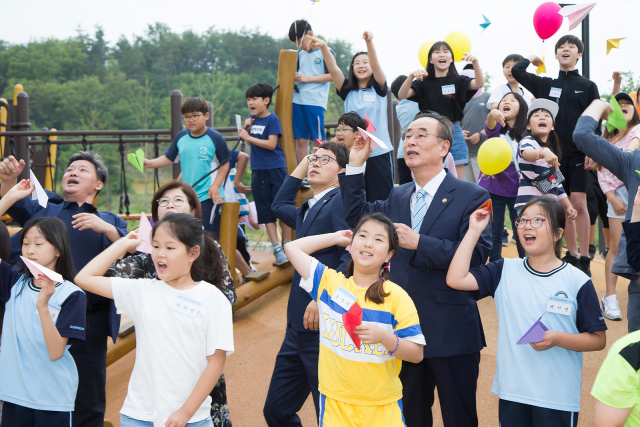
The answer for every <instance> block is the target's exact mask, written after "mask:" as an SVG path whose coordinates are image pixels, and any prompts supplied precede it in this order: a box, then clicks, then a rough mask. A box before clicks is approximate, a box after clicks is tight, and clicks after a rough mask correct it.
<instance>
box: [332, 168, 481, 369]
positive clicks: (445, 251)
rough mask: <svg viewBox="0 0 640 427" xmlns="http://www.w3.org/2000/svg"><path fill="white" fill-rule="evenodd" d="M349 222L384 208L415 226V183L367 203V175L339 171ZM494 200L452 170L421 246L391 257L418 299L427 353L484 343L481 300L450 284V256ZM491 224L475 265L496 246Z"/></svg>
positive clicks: (396, 276)
mask: <svg viewBox="0 0 640 427" xmlns="http://www.w3.org/2000/svg"><path fill="white" fill-rule="evenodd" d="M339 179H340V188H342V190H343V191H342V200H343V203H344V207H345V215H346V217H347V223H348V224H349V225H350V226H352V227H355V225H356V224H357V222H358V220H359V219H360V218H361V217H362V216H363V215H365V214H367V213H373V212H382V213H384V214H385V215H387V216H388V217H389V218H390V219H391V221H393V222H394V223H403V224H406V225H408V226H409V227H411V207H410V203H411V195H412V194H413V192H414V191H415V183H414V182H410V183H408V184H404V185H400V186H398V187H394V189H393V190H392V191H391V194H390V195H389V198H388V199H387V200H385V201H376V202H372V203H367V202H366V200H365V192H364V179H363V174H356V175H340V177H339ZM488 199H489V193H487V191H486V190H485V189H484V188H482V187H480V186H478V185H476V184H473V183H470V182H467V181H463V180H460V179H457V178H455V177H454V176H453V175H451V174H450V173H447V175H446V177H445V179H444V181H443V182H442V184H440V187H439V188H438V191H437V192H436V194H435V196H434V197H433V200H432V201H431V204H430V205H429V209H428V210H427V213H426V214H425V217H424V220H423V222H422V226H421V228H420V242H419V243H418V249H417V250H409V249H403V248H398V250H397V251H396V253H395V255H394V256H393V258H392V259H391V264H390V269H389V270H390V273H391V280H392V281H393V282H395V283H397V284H398V285H399V286H401V287H402V288H404V289H405V290H406V291H407V293H408V294H409V296H411V298H412V299H413V302H414V303H415V305H416V309H417V310H418V316H419V317H420V326H421V328H422V333H423V334H424V337H425V339H426V342H427V345H426V346H425V347H424V357H425V358H435V357H451V356H462V355H467V354H472V353H476V352H478V351H480V350H481V349H482V347H484V346H485V341H484V333H483V331H482V323H481V322H480V314H479V312H478V306H477V305H476V296H477V292H465V291H456V290H453V289H451V288H450V287H448V286H447V281H446V277H447V271H448V269H449V265H450V263H451V260H452V259H453V256H454V254H455V253H456V250H457V248H458V245H459V244H460V242H461V241H462V238H463V237H464V235H465V234H466V232H467V230H468V228H469V217H470V215H471V214H472V213H473V212H474V211H475V210H476V209H478V208H479V207H480V205H482V204H483V203H484V202H485V201H487V200H488ZM491 243H492V238H491V224H489V225H488V226H487V228H486V229H485V230H484V232H483V233H482V236H481V238H480V240H479V241H478V244H477V245H476V248H475V250H474V252H473V256H472V259H471V267H475V266H477V265H480V264H484V263H485V262H486V260H487V257H488V255H489V252H490V251H491Z"/></svg>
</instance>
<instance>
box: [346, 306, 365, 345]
mask: <svg viewBox="0 0 640 427" xmlns="http://www.w3.org/2000/svg"><path fill="white" fill-rule="evenodd" d="M342 325H343V326H344V330H345V331H347V333H348V334H349V337H350V338H351V341H353V343H354V344H355V346H356V348H360V344H361V343H362V341H360V337H359V336H358V335H357V334H356V333H355V332H354V329H355V327H356V326H360V325H362V308H361V307H360V305H359V304H358V303H357V302H354V303H353V305H352V306H351V308H350V309H349V311H347V312H346V313H342Z"/></svg>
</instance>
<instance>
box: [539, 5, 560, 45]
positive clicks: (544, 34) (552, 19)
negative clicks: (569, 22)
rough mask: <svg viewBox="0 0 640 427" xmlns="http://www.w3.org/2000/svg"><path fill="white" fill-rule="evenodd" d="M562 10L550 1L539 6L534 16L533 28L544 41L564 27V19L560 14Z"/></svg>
mask: <svg viewBox="0 0 640 427" xmlns="http://www.w3.org/2000/svg"><path fill="white" fill-rule="evenodd" d="M560 9H562V8H561V7H560V5H559V4H557V3H554V2H552V1H548V2H546V3H542V4H541V5H540V6H538V8H537V9H536V11H535V13H534V14H533V28H535V30H536V33H538V36H539V37H540V38H541V39H542V40H546V39H548V38H549V37H551V36H553V35H554V34H555V33H557V32H558V30H559V29H560V27H561V26H562V19H563V17H562V15H560V14H559V13H558V11H559V10H560Z"/></svg>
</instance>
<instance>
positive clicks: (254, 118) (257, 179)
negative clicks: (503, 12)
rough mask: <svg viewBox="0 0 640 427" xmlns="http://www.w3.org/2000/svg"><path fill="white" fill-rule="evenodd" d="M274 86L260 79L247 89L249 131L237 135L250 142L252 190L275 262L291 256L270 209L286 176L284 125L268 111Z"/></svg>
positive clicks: (284, 233) (286, 234) (283, 227)
mask: <svg viewBox="0 0 640 427" xmlns="http://www.w3.org/2000/svg"><path fill="white" fill-rule="evenodd" d="M272 96H273V88H272V87H271V85H269V84H267V83H264V82H258V83H254V84H252V85H251V86H249V89H247V93H246V97H247V106H248V107H249V110H251V114H250V115H249V118H248V119H247V120H246V121H245V126H250V129H249V131H248V132H247V131H246V130H245V129H239V130H238V136H240V138H242V139H243V140H244V141H246V142H248V143H249V144H251V191H252V192H253V200H254V201H255V203H256V210H257V211H258V223H259V224H264V225H265V227H266V228H267V233H268V234H269V240H271V244H272V245H273V254H274V255H275V256H276V263H277V264H278V265H282V264H285V263H288V262H289V260H288V259H287V256H286V255H285V253H284V249H283V248H282V246H280V242H278V230H277V228H276V216H275V214H274V213H273V211H272V210H271V204H272V203H273V199H274V198H275V196H276V194H277V193H278V190H279V189H280V187H282V184H283V183H284V178H285V177H286V176H287V165H286V163H285V158H284V152H283V151H282V148H280V136H281V135H282V128H281V127H280V120H278V116H276V115H275V114H272V113H270V112H269V110H268V108H269V105H270V104H271V97H272ZM280 229H281V230H282V239H283V240H284V243H285V244H286V243H288V242H289V241H291V229H290V228H289V227H287V226H286V225H285V224H284V223H282V222H281V223H280Z"/></svg>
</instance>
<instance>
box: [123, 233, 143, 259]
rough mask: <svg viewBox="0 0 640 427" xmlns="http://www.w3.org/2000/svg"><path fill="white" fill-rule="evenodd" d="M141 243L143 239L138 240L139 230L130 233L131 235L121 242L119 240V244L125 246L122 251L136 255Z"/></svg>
mask: <svg viewBox="0 0 640 427" xmlns="http://www.w3.org/2000/svg"><path fill="white" fill-rule="evenodd" d="M141 242H142V239H141V238H138V230H137V229H136V230H133V231H131V232H129V234H127V235H126V236H124V237H121V238H120V240H118V243H119V244H121V245H122V246H123V248H122V249H123V250H124V251H126V252H128V253H131V254H132V253H135V251H136V248H137V247H138V245H139V244H140V243H141Z"/></svg>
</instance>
